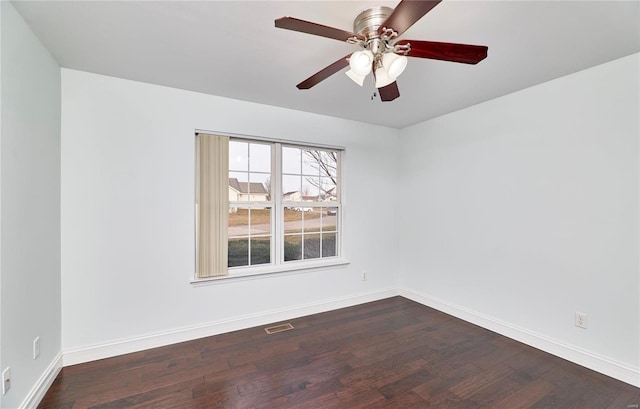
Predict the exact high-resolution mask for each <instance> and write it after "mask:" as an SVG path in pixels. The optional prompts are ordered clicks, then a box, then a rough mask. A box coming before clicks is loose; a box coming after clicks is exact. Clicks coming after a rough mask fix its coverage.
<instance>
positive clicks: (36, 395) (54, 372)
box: [20, 353, 62, 409]
mask: <svg viewBox="0 0 640 409" xmlns="http://www.w3.org/2000/svg"><path fill="white" fill-rule="evenodd" d="M61 369H62V353H58V355H56V356H55V357H54V358H53V360H52V361H51V363H50V364H49V366H48V367H47V369H45V371H44V372H43V373H42V375H41V376H40V378H39V379H38V381H37V382H36V383H35V385H33V388H31V390H30V391H29V393H28V394H27V396H26V397H25V398H24V401H22V404H21V405H20V408H23V409H36V408H37V407H38V404H39V403H40V401H41V400H42V398H44V395H45V394H46V393H47V391H48V390H49V388H50V387H51V385H52V384H53V381H55V379H56V376H58V374H59V373H60V370H61Z"/></svg>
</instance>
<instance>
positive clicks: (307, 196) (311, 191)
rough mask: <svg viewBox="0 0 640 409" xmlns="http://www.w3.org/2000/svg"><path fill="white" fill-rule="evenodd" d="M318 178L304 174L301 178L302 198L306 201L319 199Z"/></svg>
mask: <svg viewBox="0 0 640 409" xmlns="http://www.w3.org/2000/svg"><path fill="white" fill-rule="evenodd" d="M319 186H320V178H317V177H311V176H304V179H303V180H302V199H303V200H305V201H308V202H319V201H320V189H319V188H318V187H319Z"/></svg>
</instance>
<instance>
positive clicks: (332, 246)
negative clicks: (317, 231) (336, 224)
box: [322, 233, 338, 257]
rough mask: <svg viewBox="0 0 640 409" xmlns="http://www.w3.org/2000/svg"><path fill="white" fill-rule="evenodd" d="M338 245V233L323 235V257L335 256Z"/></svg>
mask: <svg viewBox="0 0 640 409" xmlns="http://www.w3.org/2000/svg"><path fill="white" fill-rule="evenodd" d="M337 246H338V242H337V240H336V233H329V234H323V235H322V257H335V256H336V254H337V251H336V249H337Z"/></svg>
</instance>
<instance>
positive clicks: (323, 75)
mask: <svg viewBox="0 0 640 409" xmlns="http://www.w3.org/2000/svg"><path fill="white" fill-rule="evenodd" d="M350 55H351V54H347V55H345V56H344V57H342V58H340V59H339V60H338V61H336V62H334V63H333V64H331V65H329V66H327V67H325V68H323V69H321V70H320V71H318V72H316V73H315V74H313V75H312V76H310V77H309V78H307V79H306V80H304V81H302V82H301V83H300V84H298V85H296V87H298V89H309V88H311V87H313V86H314V85H317V84H318V83H319V82H321V81H324V80H326V79H327V78H329V77H330V76H332V75H333V74H335V73H336V72H338V71H340V70H341V69H343V68H345V67H346V66H347V65H349V61H347V58H348V57H349V56H350Z"/></svg>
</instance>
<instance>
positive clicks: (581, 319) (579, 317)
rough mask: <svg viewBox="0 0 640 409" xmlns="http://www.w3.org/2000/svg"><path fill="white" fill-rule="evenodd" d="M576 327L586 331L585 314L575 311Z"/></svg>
mask: <svg viewBox="0 0 640 409" xmlns="http://www.w3.org/2000/svg"><path fill="white" fill-rule="evenodd" d="M576 327H580V328H584V329H587V314H586V313H584V312H577V311H576Z"/></svg>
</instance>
